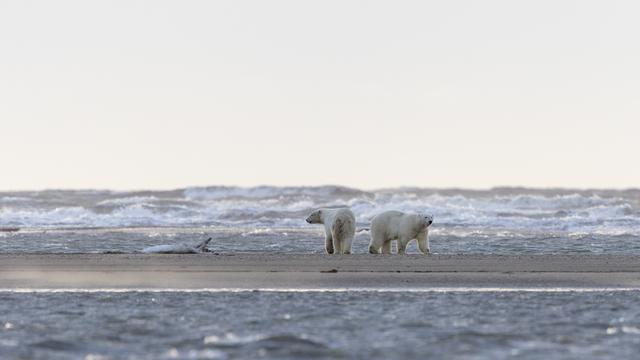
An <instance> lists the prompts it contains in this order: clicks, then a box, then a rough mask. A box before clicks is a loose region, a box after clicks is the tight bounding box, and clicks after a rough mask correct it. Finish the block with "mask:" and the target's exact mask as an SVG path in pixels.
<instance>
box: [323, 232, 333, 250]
mask: <svg viewBox="0 0 640 360" xmlns="http://www.w3.org/2000/svg"><path fill="white" fill-rule="evenodd" d="M324 248H325V250H327V254H333V251H334V249H333V239H332V238H331V234H326V235H325V237H324Z"/></svg>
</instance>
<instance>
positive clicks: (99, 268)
mask: <svg viewBox="0 0 640 360" xmlns="http://www.w3.org/2000/svg"><path fill="white" fill-rule="evenodd" d="M0 288H1V289H4V290H9V291H12V290H19V289H25V290H29V289H57V290H65V289H66V290H71V289H86V290H97V289H122V290H132V289H140V290H162V289H184V290H189V289H190V290H202V289H208V290H212V291H215V290H227V289H230V290H333V291H342V290H389V291H394V290H399V291H404V290H418V291H420V290H426V291H430V290H433V291H438V290H456V289H459V290H465V289H473V290H480V291H481V290H492V289H512V290H532V291H536V290H549V289H551V290H554V289H555V290H558V289H560V290H571V289H575V290H599V289H640V256H608V255H584V256H583V255H538V256H493V255H431V256H421V255H407V256H397V255H368V254H361V255H350V256H329V255H292V254H220V255H215V254H197V255H191V254H189V255H157V254H149V255H147V254H0Z"/></svg>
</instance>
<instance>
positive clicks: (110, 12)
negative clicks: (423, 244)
mask: <svg viewBox="0 0 640 360" xmlns="http://www.w3.org/2000/svg"><path fill="white" fill-rule="evenodd" d="M639 17H640V2H638V1H562V0H551V1H513V0H505V1H490V0H487V1H473V0H469V1H395V0H394V1H347V0H340V1H300V0H292V1H261V0H257V1H240V0H233V1H158V0H154V1H132V0H126V1H86V0H79V1H63V0H60V1H25V0H18V1H8V0H3V1H0V190H20V189H44V188H109V189H166V188H177V187H184V186H195V185H241V186H251V185H262V184H266V185H321V184H338V185H346V186H354V187H359V188H365V189H370V188H379V187H390V186H421V187H470V188H485V187H491V186H501V185H514V186H517V185H522V186H534V187H550V186H561V187H578V188H585V187H599V188H605V187H606V188H610V187H613V188H624V187H639V186H640V161H639V154H640V65H639V64H640V21H638V18H639Z"/></svg>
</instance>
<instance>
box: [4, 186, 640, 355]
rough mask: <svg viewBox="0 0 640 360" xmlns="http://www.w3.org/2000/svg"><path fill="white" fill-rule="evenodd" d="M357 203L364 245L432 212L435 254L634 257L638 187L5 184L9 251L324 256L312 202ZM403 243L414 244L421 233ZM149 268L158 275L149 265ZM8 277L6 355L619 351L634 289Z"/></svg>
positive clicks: (639, 235) (626, 351)
mask: <svg viewBox="0 0 640 360" xmlns="http://www.w3.org/2000/svg"><path fill="white" fill-rule="evenodd" d="M340 206H348V207H350V208H351V209H352V210H353V211H354V213H355V214H356V216H357V222H358V224H357V225H358V229H359V232H358V234H357V237H356V239H355V242H354V247H353V250H354V253H366V252H367V245H368V241H369V233H368V230H367V228H368V226H369V222H370V219H371V218H372V217H373V216H375V215H376V214H378V213H380V212H382V211H385V210H391V209H395V210H402V211H416V212H418V211H419V212H424V213H428V214H432V215H433V216H434V224H433V225H432V226H431V228H430V242H431V250H432V252H434V253H436V254H507V255H508V254H511V255H520V254H621V255H640V190H627V191H619V190H571V189H547V190H540V189H524V188H496V189H491V190H464V189H447V190H443V189H422V188H398V189H383V190H376V191H364V190H358V189H352V188H345V187H337V186H324V187H286V188H281V187H266V186H265V187H255V188H239V187H202V188H186V189H179V190H172V191H127V192H123V191H102V190H101V191H97V190H96V191H87V190H77V191H74V190H65V191H61V190H48V191H39V192H0V252H1V253H109V252H121V253H133V252H137V251H140V250H141V249H143V248H145V247H147V246H151V245H162V244H183V243H184V244H195V243H197V242H199V241H201V240H203V239H204V238H207V237H212V238H213V240H212V242H211V243H210V246H209V247H210V249H211V250H212V251H216V252H220V253H291V254H294V253H315V254H322V253H323V252H324V249H323V248H324V246H323V241H324V240H323V236H324V235H323V229H322V227H321V226H318V225H309V224H307V223H306V222H305V221H304V219H305V217H306V216H307V215H308V213H310V212H311V211H312V210H314V209H316V208H318V207H340ZM408 252H409V253H417V249H416V244H415V242H414V243H412V244H410V246H409V249H408ZM150 276H153V274H150ZM246 290H247V291H210V290H205V289H202V290H201V291H198V290H196V291H183V290H175V291H148V290H140V291H130V290H129V291H114V290H99V291H85V290H82V289H75V290H65V291H52V290H44V289H39V290H38V289H33V291H31V290H29V289H21V290H20V291H16V290H12V289H0V358H2V359H83V360H104V359H302V358H314V359H392V358H397V359H426V358H432V359H443V358H446V359H508V358H518V359H545V360H546V359H621V358H634V357H635V356H636V352H637V349H638V348H640V320H639V319H640V300H639V299H640V289H625V290H617V291H612V290H602V291H599V290H597V289H592V290H590V291H579V289H564V290H563V289H548V290H545V289H544V288H540V289H536V291H525V290H522V289H520V290H519V289H495V290H483V291H476V290H477V289H476V290H474V289H458V290H456V289H447V290H442V291H440V290H438V291H436V290H433V291H430V290H429V289H425V290H424V291H391V292H389V291H375V290H367V291H351V290H346V291H339V292H335V291H318V290H311V289H306V290H305V289H296V290H295V291H251V290H252V289H246Z"/></svg>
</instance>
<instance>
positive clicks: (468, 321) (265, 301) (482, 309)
mask: <svg viewBox="0 0 640 360" xmlns="http://www.w3.org/2000/svg"><path fill="white" fill-rule="evenodd" d="M639 296H640V292H637V291H622V292H587V293H573V292H561V293H545V292H543V293H538V292H536V293H526V292H488V293H486V292H485V293H474V292H462V293H460V292H454V293H429V292H426V293H405V292H399V293H378V292H342V293H326V292H325V293H322V292H310V293H304V292H302V293H279V292H246V293H224V292H223V293H207V292H197V293H180V292H177V293H176V292H159V293H148V292H125V293H28V294H16V293H7V292H4V293H0V326H2V328H1V329H0V333H1V335H0V357H1V358H3V359H18V358H23V359H24V358H35V359H75V358H77V359H172V358H194V359H196V358H198V359H231V358H245V359H257V358H265V359H300V358H320V359H322V358H360V359H389V358H405V359H422V358H434V359H439V358H443V355H444V354H446V358H449V359H455V358H465V359H466V358H471V359H504V358H514V357H515V358H519V359H548V358H554V359H562V358H566V359H631V358H635V356H636V354H637V349H638V348H639V347H640V300H639V299H640V297H639Z"/></svg>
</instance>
